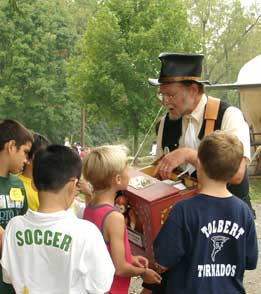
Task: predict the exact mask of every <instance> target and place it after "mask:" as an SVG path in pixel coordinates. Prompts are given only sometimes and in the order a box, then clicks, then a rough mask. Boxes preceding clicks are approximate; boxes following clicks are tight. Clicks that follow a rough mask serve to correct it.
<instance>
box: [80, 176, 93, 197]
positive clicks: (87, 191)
mask: <svg viewBox="0 0 261 294" xmlns="http://www.w3.org/2000/svg"><path fill="white" fill-rule="evenodd" d="M77 190H78V192H80V193H82V194H84V196H85V200H86V202H90V200H91V199H92V191H91V187H90V185H89V184H88V182H86V181H85V180H79V182H78V184H77Z"/></svg>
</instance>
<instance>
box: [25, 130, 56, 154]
mask: <svg viewBox="0 0 261 294" xmlns="http://www.w3.org/2000/svg"><path fill="white" fill-rule="evenodd" d="M33 138H34V141H33V144H32V147H31V150H30V152H29V153H28V159H33V157H34V155H35V153H36V152H37V151H39V150H40V149H45V148H46V147H47V146H48V145H50V144H51V143H50V141H49V140H48V139H47V138H46V137H44V136H43V135H41V134H38V133H34V134H33Z"/></svg>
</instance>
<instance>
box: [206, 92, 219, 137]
mask: <svg viewBox="0 0 261 294" xmlns="http://www.w3.org/2000/svg"><path fill="white" fill-rule="evenodd" d="M219 105H220V99H218V98H214V97H211V96H208V102H207V105H206V110H205V115H204V119H205V120H206V127H205V133H204V136H207V135H209V134H211V133H212V132H213V131H214V127H215V121H216V120H217V116H218V110H219Z"/></svg>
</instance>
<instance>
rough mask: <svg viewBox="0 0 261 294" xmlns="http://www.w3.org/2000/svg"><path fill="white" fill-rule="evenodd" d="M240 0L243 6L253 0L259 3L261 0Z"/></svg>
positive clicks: (251, 2) (248, 4)
mask: <svg viewBox="0 0 261 294" xmlns="http://www.w3.org/2000/svg"><path fill="white" fill-rule="evenodd" d="M240 2H241V4H242V5H243V6H250V5H251V4H253V3H255V2H256V3H258V4H260V3H261V0H240Z"/></svg>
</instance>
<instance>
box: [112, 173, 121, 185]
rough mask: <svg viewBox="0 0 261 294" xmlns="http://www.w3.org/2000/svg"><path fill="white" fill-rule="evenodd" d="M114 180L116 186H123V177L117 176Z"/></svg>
mask: <svg viewBox="0 0 261 294" xmlns="http://www.w3.org/2000/svg"><path fill="white" fill-rule="evenodd" d="M114 180H115V184H116V185H120V184H121V175H116V176H115V178H114Z"/></svg>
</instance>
